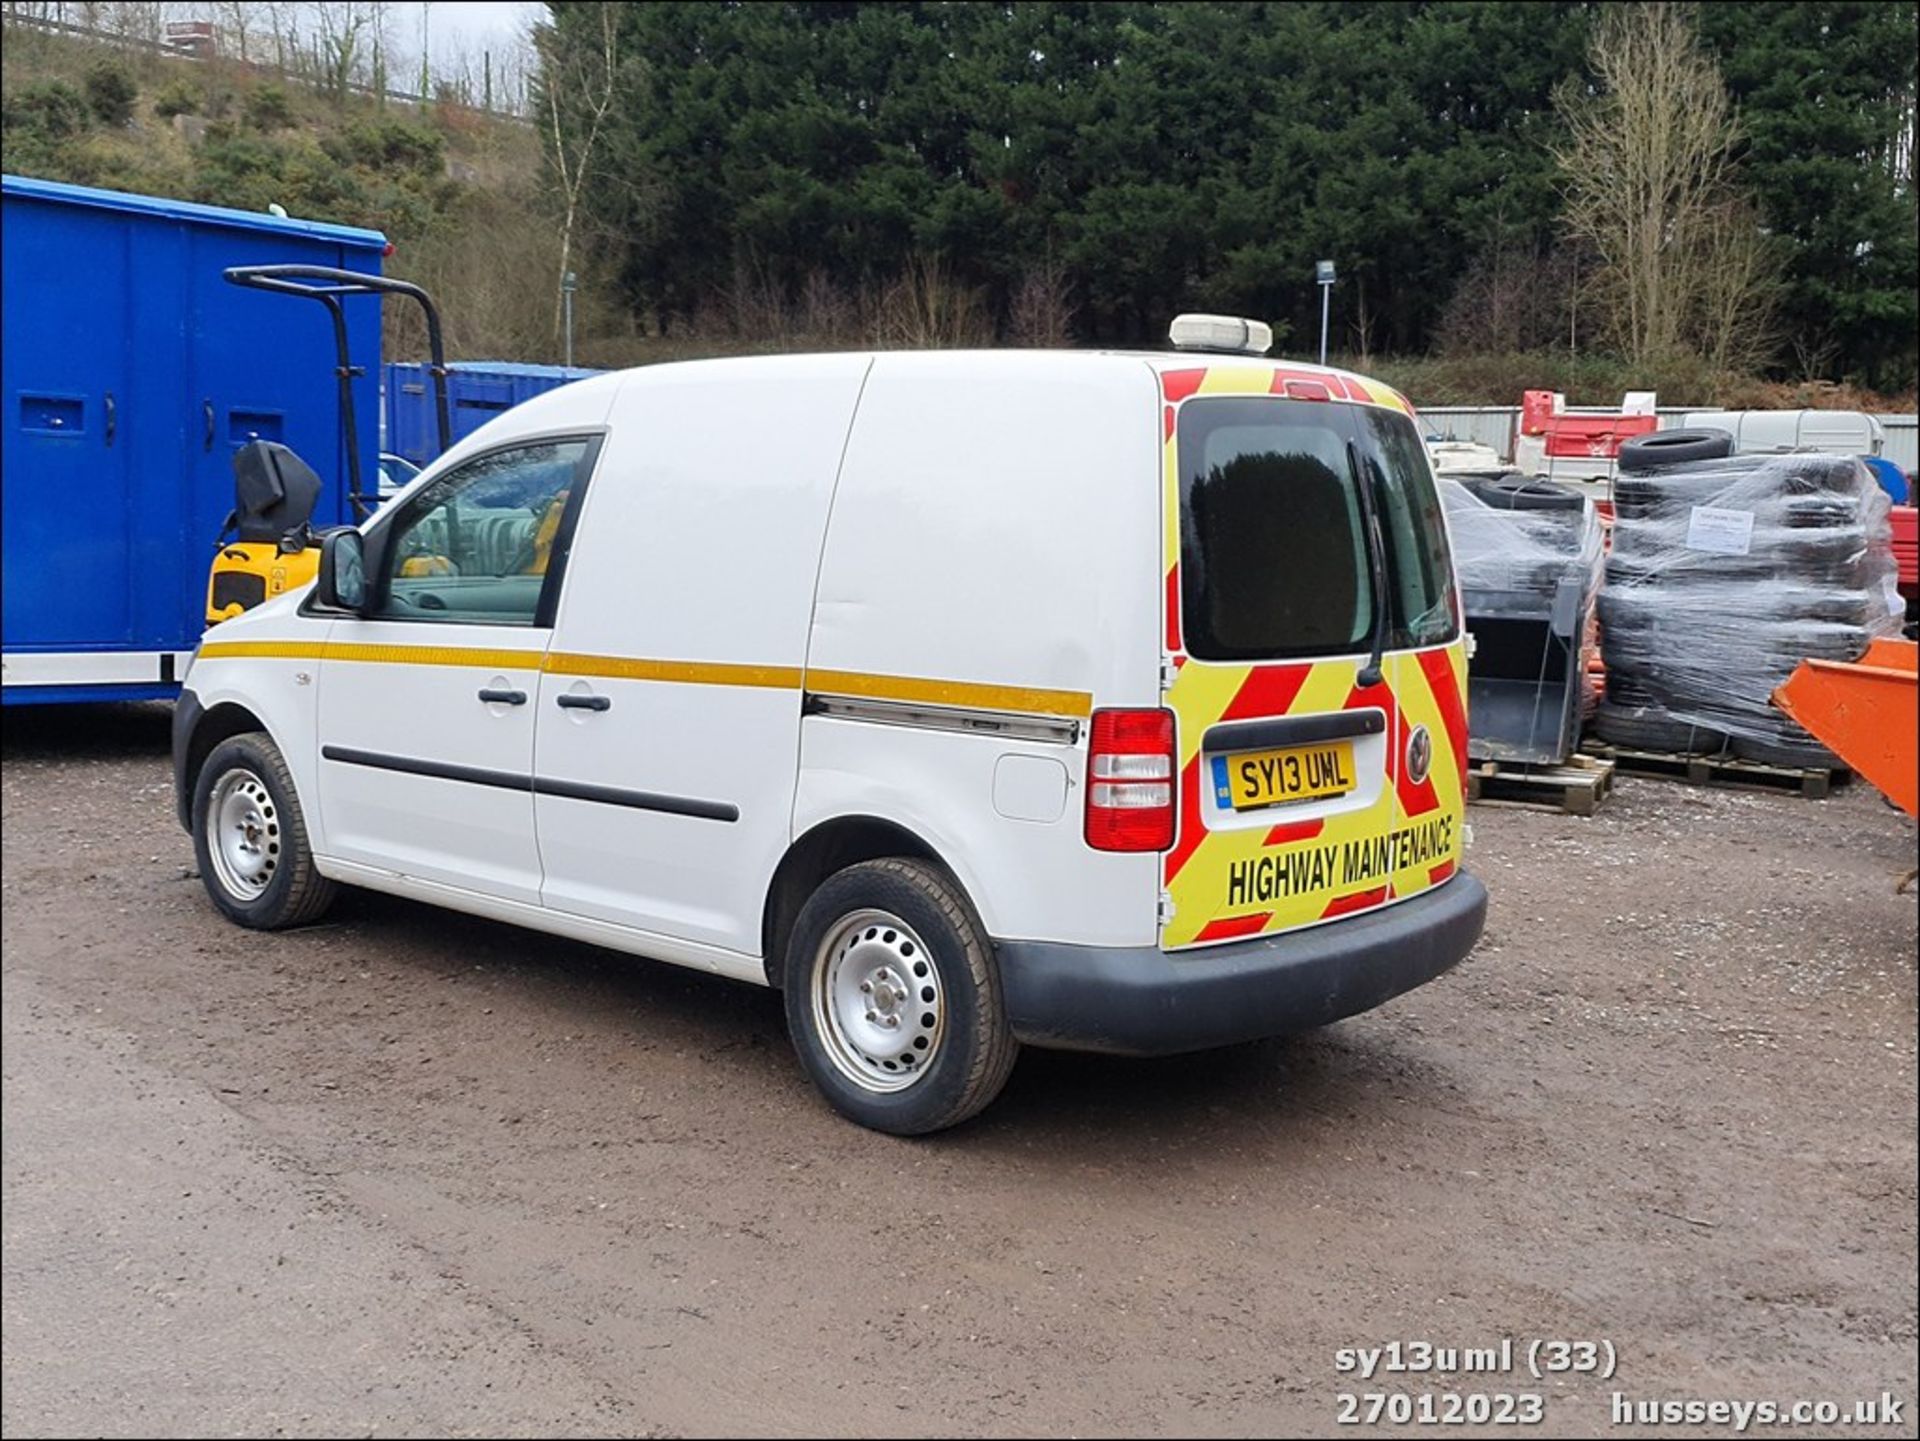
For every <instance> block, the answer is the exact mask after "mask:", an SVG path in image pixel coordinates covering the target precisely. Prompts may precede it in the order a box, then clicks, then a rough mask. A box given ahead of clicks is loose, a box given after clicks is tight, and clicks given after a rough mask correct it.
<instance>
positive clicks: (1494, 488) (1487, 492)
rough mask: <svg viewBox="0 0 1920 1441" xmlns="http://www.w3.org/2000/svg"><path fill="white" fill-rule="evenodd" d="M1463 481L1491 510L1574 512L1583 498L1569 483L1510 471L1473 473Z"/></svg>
mask: <svg viewBox="0 0 1920 1441" xmlns="http://www.w3.org/2000/svg"><path fill="white" fill-rule="evenodd" d="M1464 484H1465V485H1466V487H1467V489H1468V490H1470V491H1472V492H1473V493H1474V494H1475V495H1476V496H1478V497H1479V498H1480V499H1481V500H1483V501H1485V502H1486V503H1487V504H1488V505H1490V506H1492V507H1493V508H1494V509H1495V510H1565V511H1572V512H1573V513H1575V514H1576V515H1577V514H1579V512H1580V510H1581V509H1582V508H1583V507H1584V506H1585V504H1586V501H1585V499H1584V498H1583V497H1582V496H1581V494H1580V492H1579V491H1577V490H1575V489H1573V487H1571V486H1566V485H1560V484H1557V483H1555V482H1554V481H1551V480H1543V479H1541V478H1540V477H1539V476H1528V475H1521V474H1520V473H1519V472H1518V471H1513V472H1510V473H1508V474H1505V475H1475V476H1468V477H1466V479H1465V481H1464Z"/></svg>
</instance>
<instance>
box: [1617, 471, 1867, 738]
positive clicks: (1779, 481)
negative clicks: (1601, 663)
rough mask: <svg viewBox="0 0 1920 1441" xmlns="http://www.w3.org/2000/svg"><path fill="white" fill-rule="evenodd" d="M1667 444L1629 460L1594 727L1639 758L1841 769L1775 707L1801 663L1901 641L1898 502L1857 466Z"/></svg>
mask: <svg viewBox="0 0 1920 1441" xmlns="http://www.w3.org/2000/svg"><path fill="white" fill-rule="evenodd" d="M1670 436H1671V438H1667V439H1663V445H1664V449H1655V450H1654V451H1653V453H1652V454H1635V453H1634V448H1633V447H1629V448H1628V450H1627V451H1625V452H1623V454H1622V457H1621V473H1620V477H1619V479H1618V480H1617V481H1616V483H1615V488H1614V496H1615V514H1616V519H1615V523H1614V529H1613V546H1612V550H1611V553H1610V554H1609V556H1608V558H1607V562H1606V580H1605V586H1604V588H1603V590H1602V592H1601V596H1600V602H1599V616H1600V626H1601V649H1602V655H1603V656H1604V658H1605V661H1606V667H1607V694H1606V700H1605V701H1604V702H1603V703H1602V704H1601V706H1600V708H1599V711H1598V713H1597V715H1596V717H1595V729H1596V730H1597V731H1598V732H1599V734H1600V735H1601V737H1602V738H1603V739H1606V740H1608V741H1611V742H1613V743H1614V744H1616V745H1622V746H1630V747H1635V748H1639V749H1647V750H1657V751H1668V752H1679V753H1685V754H1725V753H1729V752H1730V753H1732V754H1734V755H1737V756H1739V757H1741V758H1743V759H1747V760H1754V761H1762V762H1766V763H1768V764H1773V765H1783V766H1795V767H1833V766H1837V765H1838V762H1837V761H1836V760H1835V759H1834V757H1833V756H1832V755H1831V754H1830V753H1829V752H1828V751H1827V750H1826V749H1825V748H1823V747H1822V746H1820V745H1819V744H1818V743H1817V742H1816V741H1814V739H1813V738H1812V737H1811V736H1809V735H1807V734H1806V733H1805V732H1804V731H1802V730H1801V729H1800V728H1799V727H1798V726H1796V725H1794V724H1793V722H1791V721H1790V720H1788V719H1787V718H1786V717H1785V716H1784V715H1782V714H1781V713H1780V712H1779V711H1778V710H1776V709H1775V708H1774V706H1773V704H1772V702H1771V699H1770V697H1771V696H1772V694H1773V691H1774V688H1775V687H1776V686H1778V685H1779V684H1780V682H1782V681H1783V680H1785V679H1786V678H1787V676H1788V674H1790V673H1791V672H1792V670H1793V668H1794V667H1795V666H1796V665H1798V664H1799V663H1800V661H1801V660H1803V659H1807V658H1809V657H1813V658H1821V659H1830V660H1852V659H1854V658H1856V657H1857V656H1859V655H1860V654H1861V652H1863V651H1864V650H1865V649H1866V647H1867V643H1868V642H1869V641H1871V640H1872V639H1873V638H1874V637H1875V636H1881V635H1893V634H1896V633H1897V632H1898V631H1899V628H1900V608H1899V595H1898V592H1897V591H1896V589H1895V580H1894V574H1895V573H1894V562H1893V552H1892V548H1891V543H1890V530H1889V526H1888V519H1887V512H1888V500H1887V496H1886V493H1885V492H1884V491H1882V490H1881V489H1880V487H1879V486H1878V485H1877V484H1875V483H1874V480H1873V477H1872V475H1871V474H1870V473H1869V472H1868V470H1867V468H1866V467H1865V466H1864V465H1862V464H1861V463H1860V462H1859V460H1857V459H1856V458H1854V457H1852V456H1839V455H1800V454H1789V455H1724V454H1722V455H1711V454H1708V455H1703V456H1701V457H1700V458H1694V456H1692V455H1689V454H1688V445H1687V442H1686V441H1685V440H1683V439H1681V438H1680V436H1679V434H1678V433H1670ZM1703 445H1704V443H1703V444H1701V445H1695V446H1694V450H1695V452H1696V453H1698V452H1699V451H1700V450H1701V449H1702V448H1703Z"/></svg>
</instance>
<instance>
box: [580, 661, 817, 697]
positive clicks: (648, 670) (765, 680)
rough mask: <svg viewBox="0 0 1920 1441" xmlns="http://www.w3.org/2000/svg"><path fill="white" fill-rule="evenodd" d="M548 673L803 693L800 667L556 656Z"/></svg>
mask: <svg viewBox="0 0 1920 1441" xmlns="http://www.w3.org/2000/svg"><path fill="white" fill-rule="evenodd" d="M545 669H546V670H548V671H550V672H551V673H553V674H554V675H578V676H596V677H599V678H601V679H604V680H657V681H677V682H679V683H680V684H682V685H745V686H762V687H765V688H767V689H770V690H798V689H800V669H799V667H798V666H784V665H732V664H726V663H723V662H719V661H696V660H642V659H639V658H637V657H633V656H619V655H568V654H565V653H563V652H554V653H553V654H551V655H549V656H548V657H547V663H546V666H545Z"/></svg>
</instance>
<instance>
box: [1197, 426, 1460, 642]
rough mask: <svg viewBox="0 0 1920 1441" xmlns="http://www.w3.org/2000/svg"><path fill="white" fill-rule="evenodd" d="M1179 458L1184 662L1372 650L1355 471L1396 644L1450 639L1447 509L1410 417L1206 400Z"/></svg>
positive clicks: (1369, 583)
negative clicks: (1378, 545) (1367, 492)
mask: <svg viewBox="0 0 1920 1441" xmlns="http://www.w3.org/2000/svg"><path fill="white" fill-rule="evenodd" d="M1396 422H1397V423H1398V427H1399V429H1398V430H1396V429H1395V423H1396ZM1400 430H1404V431H1405V432H1406V433H1405V435H1404V436H1403V435H1401V434H1400V433H1399V431H1400ZM1178 458H1179V465H1180V576H1181V583H1180V590H1181V611H1182V617H1181V619H1182V634H1183V635H1184V637H1185V643H1186V647H1187V651H1188V653H1189V654H1191V655H1193V656H1195V657H1196V658H1198V659H1201V660H1222V661H1240V660H1273V659H1283V658H1290V657H1296V656H1316V655H1346V654H1353V653H1356V652H1363V651H1365V650H1366V649H1367V647H1368V643H1369V641H1370V640H1371V637H1372V633H1373V594H1374V590H1373V575H1372V569H1371V566H1370V564H1369V561H1368V557H1367V536H1366V512H1365V510H1364V509H1363V508H1362V506H1361V503H1360V498H1359V491H1358V489H1357V485H1358V481H1357V478H1356V475H1355V470H1356V467H1357V468H1359V469H1361V470H1362V471H1363V472H1364V471H1370V472H1372V474H1373V475H1374V476H1375V478H1376V483H1375V485H1374V492H1373V494H1374V501H1375V506H1376V508H1377V510H1378V512H1379V515H1380V525H1381V531H1382V536H1381V540H1382V544H1383V547H1384V549H1385V551H1386V553H1387V558H1388V585H1387V592H1388V600H1389V606H1388V616H1387V622H1388V624H1387V634H1386V641H1387V644H1388V646H1389V647H1406V646H1411V645H1433V644H1438V643H1439V642H1441V641H1443V640H1446V639H1449V638H1450V637H1451V636H1452V634H1453V633H1454V627H1455V626H1456V624H1457V621H1456V619H1455V617H1454V614H1453V603H1452V597H1453V578H1452V573H1451V569H1450V567H1449V565H1448V560H1447V554H1446V540H1445V531H1444V530H1443V529H1441V521H1440V518H1439V502H1438V499H1437V497H1436V496H1435V495H1434V493H1433V481H1432V478H1431V476H1430V475H1429V473H1428V470H1427V466H1426V464H1425V457H1424V455H1423V453H1422V452H1421V450H1420V440H1419V437H1418V435H1417V434H1415V432H1414V429H1413V426H1412V424H1411V422H1409V421H1407V420H1406V419H1405V417H1402V416H1399V415H1395V414H1392V413H1390V412H1387V411H1381V410H1377V409H1374V408H1372V407H1360V406H1348V405H1340V404H1328V403H1325V402H1319V401H1303V400H1288V399H1282V398H1279V397H1269V396H1250V397H1227V396H1220V397H1200V398H1197V399H1194V400H1189V401H1187V402H1186V403H1185V404H1184V405H1182V406H1181V408H1180V418H1179V431H1178Z"/></svg>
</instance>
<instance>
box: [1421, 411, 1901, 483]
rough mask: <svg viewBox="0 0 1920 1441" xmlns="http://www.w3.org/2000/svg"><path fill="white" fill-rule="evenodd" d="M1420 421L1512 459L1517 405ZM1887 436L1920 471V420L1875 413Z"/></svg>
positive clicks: (1889, 449)
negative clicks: (1476, 442)
mask: <svg viewBox="0 0 1920 1441" xmlns="http://www.w3.org/2000/svg"><path fill="white" fill-rule="evenodd" d="M1699 408H1700V407H1698V406H1676V407H1673V408H1671V409H1667V408H1662V409H1661V410H1660V411H1659V412H1658V413H1659V417H1660V425H1661V428H1662V429H1669V428H1671V427H1673V426H1677V425H1679V424H1680V422H1681V418H1682V417H1683V416H1686V415H1688V414H1689V413H1691V412H1692V411H1694V410H1698V409H1699ZM1418 409H1419V412H1420V419H1421V420H1422V422H1424V423H1425V426H1426V430H1427V434H1429V435H1437V436H1440V437H1441V438H1442V439H1445V440H1474V441H1478V442H1479V443H1480V444H1482V445H1489V446H1492V447H1493V449H1494V450H1496V451H1497V452H1499V454H1500V455H1501V456H1502V457H1503V458H1505V459H1509V460H1510V459H1512V458H1513V437H1514V428H1515V426H1516V425H1517V424H1518V423H1519V419H1520V407H1519V406H1517V405H1436V406H1419V407H1418ZM1874 419H1875V420H1877V421H1879V422H1880V424H1881V426H1882V427H1883V428H1884V429H1885V431H1886V433H1887V444H1886V451H1885V454H1886V457H1887V459H1888V460H1890V461H1892V462H1893V463H1894V464H1895V465H1897V466H1899V467H1900V468H1901V469H1902V470H1904V471H1908V472H1912V471H1914V470H1915V469H1920V417H1916V416H1914V415H1912V414H1907V415H1888V414H1876V415H1875V416H1874Z"/></svg>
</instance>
